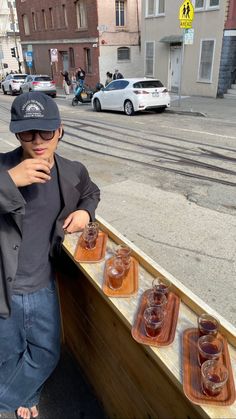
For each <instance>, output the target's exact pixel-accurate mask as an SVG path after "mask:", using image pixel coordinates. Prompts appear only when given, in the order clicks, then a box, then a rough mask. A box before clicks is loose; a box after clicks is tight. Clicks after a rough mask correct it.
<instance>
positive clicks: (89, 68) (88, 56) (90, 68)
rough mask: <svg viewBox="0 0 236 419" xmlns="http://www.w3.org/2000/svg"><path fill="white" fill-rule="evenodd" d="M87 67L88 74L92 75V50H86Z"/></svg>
mask: <svg viewBox="0 0 236 419" xmlns="http://www.w3.org/2000/svg"><path fill="white" fill-rule="evenodd" d="M84 50H85V66H86V72H87V73H92V57H91V49H89V48H85V49H84Z"/></svg>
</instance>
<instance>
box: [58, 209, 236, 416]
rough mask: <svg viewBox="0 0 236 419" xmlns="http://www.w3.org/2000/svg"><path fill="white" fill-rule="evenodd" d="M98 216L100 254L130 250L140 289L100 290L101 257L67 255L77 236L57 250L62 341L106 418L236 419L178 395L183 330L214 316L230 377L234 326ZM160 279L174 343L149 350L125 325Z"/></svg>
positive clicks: (233, 411)
mask: <svg viewBox="0 0 236 419" xmlns="http://www.w3.org/2000/svg"><path fill="white" fill-rule="evenodd" d="M97 221H98V222H99V224H100V227H101V229H102V230H103V231H105V232H107V233H108V241H107V251H106V258H105V260H106V259H107V258H109V257H110V256H111V255H112V252H113V250H114V249H115V248H116V246H117V244H121V243H125V244H127V245H128V246H130V247H131V248H132V255H133V256H134V257H135V258H136V259H137V260H138V261H139V265H140V267H139V289H138V292H137V294H136V295H133V296H131V297H129V298H111V297H108V296H106V295H105V294H104V293H103V291H102V283H103V271H104V264H105V261H102V262H100V263H93V264H86V263H78V262H76V261H75V260H74V258H73V255H74V252H75V248H76V245H77V241H78V237H79V234H71V235H70V234H68V235H66V237H65V240H64V243H63V248H64V251H65V253H66V254H67V257H66V266H65V271H66V273H62V272H60V273H59V275H58V283H59V293H60V301H61V311H62V319H63V320H62V323H63V333H64V341H65V344H66V345H67V346H68V348H69V349H70V351H72V352H73V354H74V356H75V357H76V359H77V361H78V363H79V364H80V366H81V367H82V369H83V370H84V373H85V374H86V376H87V378H88V380H89V381H90V382H91V384H92V386H93V388H94V390H95V392H96V395H97V397H98V398H99V399H100V401H101V403H102V404H103V405H104V409H105V410H106V412H107V414H108V416H109V418H116V419H128V418H130V419H131V418H132V419H134V418H135V419H159V418H163V419H194V418H195V419H199V418H212V419H213V418H215V419H220V418H222V419H225V418H227V419H229V418H232V419H235V418H236V402H234V404H232V405H231V406H212V405H195V404H193V403H191V402H190V401H189V400H188V399H187V397H186V396H185V394H184V392H183V386H182V382H183V379H182V334H183V331H184V330H185V329H187V328H191V327H197V315H198V314H200V313H203V312H207V313H209V314H212V315H213V316H215V317H217V318H218V319H219V321H220V324H221V326H220V333H222V334H223V335H224V336H225V337H226V338H227V340H228V348H229V354H230V358H231V364H232V369H233V376H234V381H235V377H236V330H235V328H234V327H233V326H232V325H231V324H230V323H229V322H227V321H226V320H225V319H224V318H222V317H221V316H220V315H219V314H218V313H216V312H215V311H214V310H213V309H211V308H210V307H209V306H208V305H206V304H205V303H204V302H203V301H202V300H201V299H200V298H198V297H197V296H196V295H194V294H193V293H192V292H191V291H190V290H189V289H188V288H186V287H185V286H184V285H183V284H182V283H181V282H180V281H181V278H180V281H179V280H177V279H176V278H174V277H173V276H172V275H171V274H169V273H168V272H167V271H166V270H165V269H163V268H162V267H161V266H159V265H158V264H157V263H156V262H154V261H153V260H152V259H151V258H149V257H148V256H147V255H145V254H144V253H143V252H142V251H141V250H140V249H138V248H137V247H136V246H135V245H133V244H132V243H131V242H129V241H128V240H127V239H126V238H125V237H123V236H122V235H121V234H120V233H119V232H118V231H116V230H115V229H114V228H113V227H112V226H111V225H109V224H108V223H106V222H105V221H104V220H103V219H102V218H101V217H97ZM156 276H163V277H165V278H167V279H168V280H169V281H171V283H172V292H174V293H176V294H177V295H178V296H179V297H180V298H181V302H180V310H179V318H178V322H177V329H176V335H175V339H174V341H173V343H172V344H171V345H170V346H167V347H159V348H158V347H151V346H146V345H142V344H139V343H137V342H136V341H135V340H134V339H133V338H132V336H131V328H132V325H133V322H134V318H135V314H136V311H137V308H138V305H139V300H140V296H141V294H142V293H143V292H144V291H145V290H146V289H148V288H151V284H152V279H153V278H154V277H156Z"/></svg>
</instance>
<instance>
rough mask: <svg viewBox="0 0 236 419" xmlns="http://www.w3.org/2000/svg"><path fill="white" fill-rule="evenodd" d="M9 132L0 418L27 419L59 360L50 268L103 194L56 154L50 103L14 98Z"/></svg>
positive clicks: (2, 220) (2, 176)
mask: <svg viewBox="0 0 236 419" xmlns="http://www.w3.org/2000/svg"><path fill="white" fill-rule="evenodd" d="M10 131H11V132H13V133H15V135H16V138H17V140H18V141H19V147H17V148H16V149H14V150H11V151H9V152H7V153H0V185H1V188H0V249H1V252H0V412H7V411H8V412H9V411H14V410H15V411H16V416H17V417H18V418H23V419H30V418H36V417H37V416H38V414H39V411H38V404H39V399H40V392H41V390H42V387H43V384H44V382H45V380H46V379H47V378H48V377H49V376H50V374H51V372H52V371H53V370H54V368H55V366H56V365H57V362H58V360H59V356H60V314H59V313H60V312H59V304H58V297H57V290H56V285H55V262H56V261H57V260H58V259H59V258H60V247H61V243H62V241H63V238H64V233H65V232H67V233H73V232H75V231H79V230H82V229H83V228H84V227H85V226H86V224H87V223H88V222H89V221H91V220H94V219H95V209H96V207H97V205H98V202H99V197H100V193H99V189H98V187H97V186H96V185H95V184H94V183H93V182H92V180H91V179H90V176H89V174H88V171H87V169H86V168H85V166H84V165H83V164H82V163H80V162H78V161H70V160H68V159H66V158H64V157H62V156H60V155H59V154H57V153H56V148H57V146H58V142H59V141H60V139H61V138H62V136H63V133H64V131H63V127H62V123H61V117H60V114H59V110H58V107H57V104H56V103H55V101H54V100H53V99H52V98H51V97H49V96H47V95H45V94H44V93H40V92H29V93H23V94H22V95H20V96H18V97H16V98H15V100H14V101H13V103H12V107H11V122H10ZM0 416H1V415H0Z"/></svg>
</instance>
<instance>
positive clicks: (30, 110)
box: [22, 100, 45, 118]
mask: <svg viewBox="0 0 236 419" xmlns="http://www.w3.org/2000/svg"><path fill="white" fill-rule="evenodd" d="M44 111H45V109H44V106H43V105H42V104H41V103H40V102H38V101H37V100H28V101H27V102H26V103H25V104H24V105H23V106H22V112H23V117H24V118H44V116H45V114H44Z"/></svg>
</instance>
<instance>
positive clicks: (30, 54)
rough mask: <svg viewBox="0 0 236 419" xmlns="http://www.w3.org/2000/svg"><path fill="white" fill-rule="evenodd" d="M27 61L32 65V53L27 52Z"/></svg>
mask: <svg viewBox="0 0 236 419" xmlns="http://www.w3.org/2000/svg"><path fill="white" fill-rule="evenodd" d="M25 60H26V62H27V63H30V62H32V61H33V52H32V51H27V52H26V54H25Z"/></svg>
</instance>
